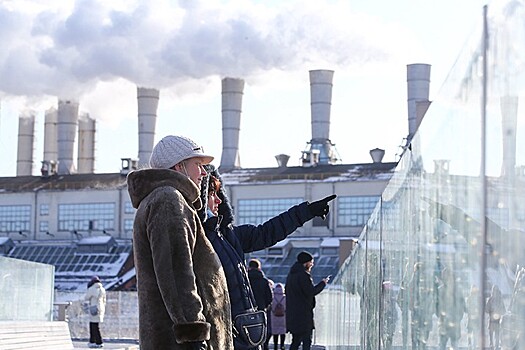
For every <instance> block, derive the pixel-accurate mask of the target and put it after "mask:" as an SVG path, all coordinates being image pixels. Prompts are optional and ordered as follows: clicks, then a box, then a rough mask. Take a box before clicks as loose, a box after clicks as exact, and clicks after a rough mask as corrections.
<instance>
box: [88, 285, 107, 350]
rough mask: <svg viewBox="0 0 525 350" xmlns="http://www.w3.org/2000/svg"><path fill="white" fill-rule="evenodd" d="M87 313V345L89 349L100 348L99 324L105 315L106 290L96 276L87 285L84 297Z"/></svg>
mask: <svg viewBox="0 0 525 350" xmlns="http://www.w3.org/2000/svg"><path fill="white" fill-rule="evenodd" d="M84 300H86V301H87V307H88V311H89V344H88V347H90V348H102V347H103V346H104V345H102V335H101V334H100V324H101V323H102V322H104V314H105V313H106V290H105V289H104V287H103V286H102V283H101V282H100V279H99V278H98V276H93V277H92V278H91V280H90V281H89V283H88V285H87V292H86V295H85V296H84Z"/></svg>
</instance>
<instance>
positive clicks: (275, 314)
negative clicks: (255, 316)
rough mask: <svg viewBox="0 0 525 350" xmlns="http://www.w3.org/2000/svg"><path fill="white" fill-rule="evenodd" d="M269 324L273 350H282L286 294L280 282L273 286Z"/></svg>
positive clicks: (284, 337)
mask: <svg viewBox="0 0 525 350" xmlns="http://www.w3.org/2000/svg"><path fill="white" fill-rule="evenodd" d="M269 314H270V320H271V322H270V324H271V331H270V333H271V334H272V337H273V348H274V350H284V340H285V339H286V294H285V292H284V286H283V284H282V283H277V284H276V285H275V286H274V288H273V300H272V304H271V306H270V312H269Z"/></svg>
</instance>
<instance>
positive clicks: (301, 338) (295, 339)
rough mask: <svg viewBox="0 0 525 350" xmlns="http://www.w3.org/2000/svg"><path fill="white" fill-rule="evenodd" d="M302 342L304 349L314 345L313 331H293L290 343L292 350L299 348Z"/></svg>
mask: <svg viewBox="0 0 525 350" xmlns="http://www.w3.org/2000/svg"><path fill="white" fill-rule="evenodd" d="M301 343H303V350H310V348H311V347H312V331H309V332H304V333H292V344H290V350H297V349H299V345H300V344H301Z"/></svg>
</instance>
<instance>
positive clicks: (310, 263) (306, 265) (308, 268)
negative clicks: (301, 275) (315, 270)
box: [304, 259, 314, 272]
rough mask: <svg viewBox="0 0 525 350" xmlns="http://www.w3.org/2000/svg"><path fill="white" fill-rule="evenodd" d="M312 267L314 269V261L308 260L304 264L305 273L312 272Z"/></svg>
mask: <svg viewBox="0 0 525 350" xmlns="http://www.w3.org/2000/svg"><path fill="white" fill-rule="evenodd" d="M312 267H314V260H313V259H312V260H310V261H307V262H305V263H304V268H305V269H306V271H308V272H310V271H311V270H312Z"/></svg>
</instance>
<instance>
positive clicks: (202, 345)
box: [186, 340, 206, 350]
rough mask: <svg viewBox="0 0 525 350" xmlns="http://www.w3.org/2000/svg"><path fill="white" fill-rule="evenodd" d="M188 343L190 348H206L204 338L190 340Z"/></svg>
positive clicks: (191, 349) (192, 349)
mask: <svg viewBox="0 0 525 350" xmlns="http://www.w3.org/2000/svg"><path fill="white" fill-rule="evenodd" d="M186 344H188V349H190V350H206V341H204V340H200V341H190V342H187V343H186Z"/></svg>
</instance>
